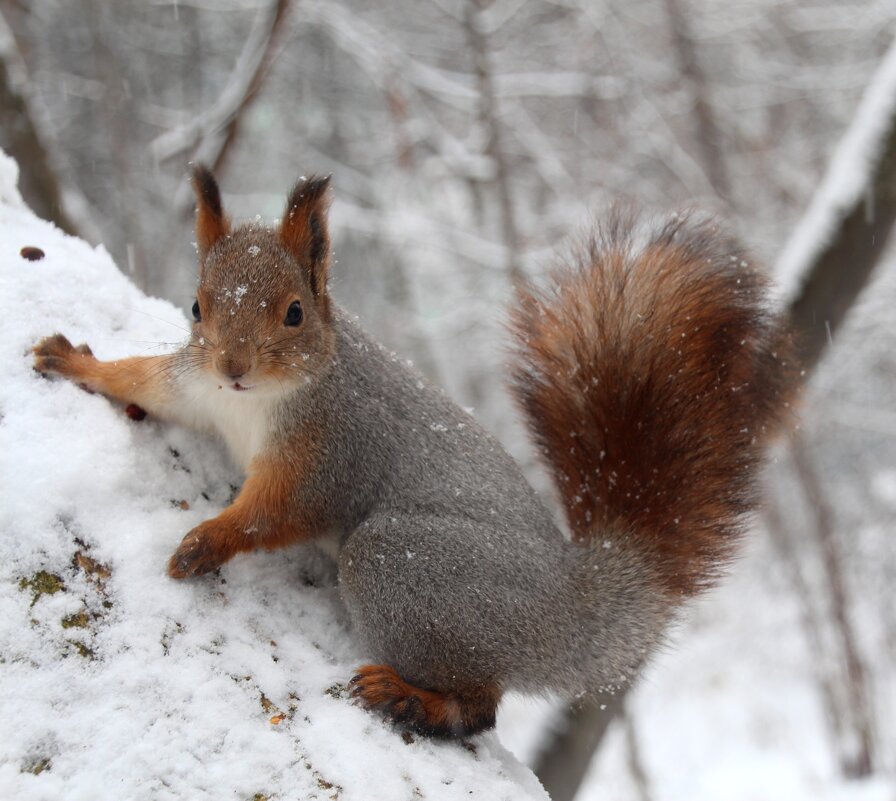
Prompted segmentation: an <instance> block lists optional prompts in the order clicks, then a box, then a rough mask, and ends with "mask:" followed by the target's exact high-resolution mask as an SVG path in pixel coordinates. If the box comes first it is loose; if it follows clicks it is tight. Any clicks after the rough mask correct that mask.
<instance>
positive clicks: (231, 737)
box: [0, 154, 547, 801]
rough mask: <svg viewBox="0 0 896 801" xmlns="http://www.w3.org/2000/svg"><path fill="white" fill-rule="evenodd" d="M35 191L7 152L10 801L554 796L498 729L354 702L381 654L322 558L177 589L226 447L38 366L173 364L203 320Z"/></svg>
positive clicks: (2, 437)
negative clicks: (359, 627) (49, 345)
mask: <svg viewBox="0 0 896 801" xmlns="http://www.w3.org/2000/svg"><path fill="white" fill-rule="evenodd" d="M16 176H17V170H16V165H15V164H14V163H13V162H12V161H11V160H10V159H8V158H7V157H6V156H4V155H2V154H0V364H2V365H3V371H4V375H3V380H2V382H0V476H2V478H0V493H2V495H0V698H2V704H0V798H2V799H29V801H31V800H33V801H38V799H64V800H65V801H78V800H79V799H84V801H96V800H97V799H105V798H117V799H186V800H187V801H200V800H201V799H215V801H224V800H226V799H239V801H260V799H272V800H273V799H280V798H283V799H286V798H289V799H306V798H309V799H310V798H319V799H342V800H343V801H351V800H353V799H358V801H374V800H375V799H388V801H395V800H396V799H418V798H423V799H426V798H430V799H439V801H448V799H461V798H462V799H471V798H481V799H489V801H493V800H494V801H497V800H498V799H508V800H509V801H524V800H525V799H544V798H546V797H547V796H546V795H545V793H544V791H543V790H542V788H541V787H540V785H539V784H538V782H537V781H536V779H535V778H534V776H533V775H532V774H531V773H530V772H529V771H528V769H526V768H523V767H522V766H521V765H519V764H518V763H517V762H515V760H514V759H513V758H512V757H511V756H509V754H508V753H507V752H506V751H504V750H503V748H502V747H501V746H500V744H499V743H498V741H497V739H496V737H495V735H494V734H488V735H483V736H479V737H476V738H472V739H471V740H469V741H467V742H465V743H444V742H431V741H428V740H425V739H421V738H419V737H416V736H415V737H410V736H408V735H404V736H403V735H402V733H401V732H400V731H398V730H396V729H394V728H392V727H391V726H389V725H387V724H385V723H384V722H382V721H381V720H380V719H379V718H378V717H376V716H374V715H372V714H370V713H368V712H365V711H363V710H362V709H360V708H357V707H355V706H353V705H352V704H351V703H350V701H349V700H348V699H347V698H346V696H345V693H344V691H343V685H344V683H345V682H346V681H347V680H348V679H349V678H350V677H351V676H352V673H353V671H354V668H355V667H356V666H358V665H359V664H362V663H363V662H365V661H366V659H365V657H366V655H365V654H364V653H362V652H360V651H359V650H358V648H357V647H356V646H355V645H354V644H353V641H352V636H351V632H350V630H349V627H348V623H347V619H346V616H345V615H344V613H343V610H342V607H341V605H340V602H339V596H338V590H337V589H336V587H335V586H334V580H333V570H332V567H331V566H329V567H328V565H327V564H326V562H325V561H324V560H323V559H322V558H321V557H319V556H316V555H315V553H314V551H313V549H311V548H310V547H301V546H298V547H295V548H292V549H288V550H285V551H279V552H275V553H258V554H252V555H245V556H240V557H237V558H236V559H234V560H233V561H232V562H231V563H229V564H228V565H226V566H225V567H224V568H223V569H222V570H221V574H220V576H217V577H216V576H209V577H205V578H202V579H198V580H192V581H185V582H176V581H174V580H172V579H170V578H169V577H168V576H167V574H166V572H165V566H166V561H167V559H168V556H169V555H170V554H171V552H172V551H173V550H174V548H175V547H176V546H177V544H178V543H179V542H180V539H181V537H182V536H183V535H184V534H185V533H186V532H187V531H189V530H190V529H191V528H192V527H193V526H195V525H196V524H198V523H199V522H200V521H202V520H204V519H206V518H208V517H211V516H213V515H215V514H216V513H217V512H218V511H219V510H220V509H221V508H222V507H223V506H224V505H225V504H226V503H227V502H228V499H229V498H230V497H231V495H232V494H233V492H234V491H235V489H236V486H237V485H238V483H239V481H240V476H239V474H238V473H237V472H236V471H235V469H234V468H233V467H232V466H231V465H230V463H229V461H228V458H227V456H226V454H225V452H224V450H223V449H222V448H221V447H220V446H219V445H218V444H217V443H214V442H210V441H208V440H206V439H203V438H202V437H201V436H199V435H197V434H193V433H190V432H187V431H184V430H180V429H176V428H172V427H168V426H164V425H161V424H158V423H155V422H153V421H152V420H150V419H147V420H144V421H142V422H135V421H132V420H130V419H129V418H128V417H127V416H126V415H125V414H124V412H123V410H122V409H121V408H120V407H118V406H115V405H113V404H112V403H110V402H109V401H107V400H106V399H104V398H102V397H100V396H98V395H90V394H88V393H86V392H84V391H82V390H80V389H78V388H77V387H75V386H73V385H72V384H70V383H67V382H64V381H50V380H47V379H45V378H42V377H40V376H39V375H37V374H36V373H34V372H33V371H32V369H31V356H30V353H29V349H30V347H31V346H32V345H33V344H34V342H35V341H36V340H37V339H39V338H40V337H41V336H45V335H48V334H51V333H53V332H55V331H61V332H63V333H65V334H66V335H67V336H68V337H69V338H70V339H71V340H72V341H73V342H75V343H78V342H82V341H86V342H89V343H90V345H91V346H92V348H93V350H94V353H95V354H96V355H97V356H98V357H99V358H106V359H109V358H115V357H118V356H122V355H125V354H130V355H133V354H139V353H153V352H159V351H160V350H163V349H171V348H173V347H174V343H176V342H177V341H178V340H179V339H181V338H183V336H184V335H185V330H186V328H187V321H186V320H185V318H184V317H183V315H182V314H181V313H180V312H179V311H178V310H177V309H175V308H174V307H173V306H171V305H170V304H168V303H165V302H162V301H159V300H154V299H151V298H147V297H145V296H143V295H142V294H141V293H140V292H139V291H138V290H137V289H136V288H135V287H134V286H133V285H132V284H131V283H130V281H128V279H127V278H125V277H124V276H123V275H122V274H121V273H120V272H119V271H118V270H117V269H116V267H115V265H114V264H113V263H112V260H111V259H110V258H109V256H108V254H107V253H106V252H105V251H103V250H102V249H101V248H100V249H97V250H94V249H92V248H91V247H89V246H88V245H86V244H85V243H83V242H81V241H79V240H77V239H73V238H71V237H67V236H65V235H64V234H62V233H61V232H60V231H58V230H57V229H55V228H54V227H53V226H52V225H51V224H49V223H47V222H44V221H42V220H39V219H37V218H36V217H35V216H34V215H33V214H32V213H31V212H30V211H29V210H28V209H27V207H26V206H25V205H24V204H23V203H22V200H21V198H20V197H19V194H18V192H17V190H16V188H15V183H16ZM25 247H33V248H40V249H41V250H42V251H43V252H44V253H45V256H44V257H43V258H41V259H38V260H33V261H32V260H26V259H25V258H24V257H23V256H22V255H21V254H20V252H21V250H22V248H25ZM32 255H38V254H32Z"/></svg>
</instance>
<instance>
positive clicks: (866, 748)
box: [791, 435, 874, 778]
mask: <svg viewBox="0 0 896 801" xmlns="http://www.w3.org/2000/svg"><path fill="white" fill-rule="evenodd" d="M791 454H792V455H793V462H794V465H795V467H796V473H797V475H798V476H799V479H800V483H801V485H802V489H803V492H804V494H805V496H806V501H807V502H808V507H809V510H810V512H811V514H812V516H813V518H814V524H815V525H814V526H812V527H811V528H812V532H813V534H814V535H815V537H816V540H817V542H818V547H819V551H820V553H821V557H822V565H823V566H824V575H825V579H826V582H827V586H828V589H829V591H830V598H831V605H832V612H833V615H834V624H835V628H836V631H837V635H838V638H839V640H840V647H841V650H842V653H843V660H844V663H845V667H846V693H847V703H846V704H845V705H844V707H845V710H844V711H845V712H846V714H847V715H848V717H849V718H850V719H851V720H850V722H851V724H852V729H853V731H852V732H851V733H852V734H853V735H854V738H850V741H849V742H847V743H846V747H845V749H844V750H845V751H846V753H845V754H844V759H843V760H842V768H843V772H844V774H845V775H846V776H848V777H850V778H859V777H862V776H868V775H870V774H871V771H872V768H873V764H874V737H873V723H872V717H871V705H870V701H869V693H868V681H867V678H866V675H865V666H864V664H863V663H862V659H861V657H860V656H859V649H858V644H857V643H856V638H855V632H854V629H853V625H852V621H851V620H850V615H849V607H850V602H849V597H848V594H847V589H846V582H845V580H844V577H843V570H842V567H841V563H842V558H841V556H840V552H839V548H838V546H837V541H836V534H835V515H834V510H833V509H832V508H831V506H830V503H829V502H828V499H827V495H826V494H825V492H824V489H823V488H822V486H821V482H820V480H819V478H818V474H817V473H816V471H815V468H814V466H813V464H812V460H811V456H810V454H809V452H808V450H807V448H806V445H805V443H804V442H803V440H802V437H800V436H798V435H797V436H795V437H794V438H793V441H792V445H791ZM850 746H853V747H854V749H855V751H854V753H849V750H848V749H849V747H850Z"/></svg>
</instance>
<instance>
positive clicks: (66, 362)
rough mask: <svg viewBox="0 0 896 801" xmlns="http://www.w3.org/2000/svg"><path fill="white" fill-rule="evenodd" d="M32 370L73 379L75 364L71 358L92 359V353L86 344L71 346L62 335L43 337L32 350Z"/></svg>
mask: <svg viewBox="0 0 896 801" xmlns="http://www.w3.org/2000/svg"><path fill="white" fill-rule="evenodd" d="M31 352H32V353H33V354H34V369H35V370H36V371H37V372H38V373H41V374H43V375H61V376H68V377H74V376H75V375H76V372H77V370H76V364H75V362H74V361H73V357H76V356H81V357H88V358H91V359H92V358H93V351H92V350H90V346H89V345H87V344H81V345H78V346H77V347H76V346H74V345H72V343H71V342H69V341H68V339H67V338H66V337H64V336H63V335H62V334H53V336H50V337H44V338H43V339H42V340H40V342H38V343H37V344H36V345H35V346H34V347H33V348H32V349H31Z"/></svg>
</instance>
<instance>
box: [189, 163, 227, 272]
mask: <svg viewBox="0 0 896 801" xmlns="http://www.w3.org/2000/svg"><path fill="white" fill-rule="evenodd" d="M191 177H192V181H193V190H194V191H195V192H196V244H197V245H198V246H199V258H200V259H205V255H206V254H207V253H208V252H209V251H210V250H211V249H212V246H213V245H214V244H215V242H217V241H218V240H219V239H220V238H221V237H222V236H226V235H227V234H228V233H230V220H228V219H227V217H225V216H224V210H223V209H222V208H221V193H220V191H219V190H218V183H217V181H215V176H214V175H212V173H211V170H209V168H208V167H206V166H205V165H204V164H196V165H194V166H193V170H192V175H191Z"/></svg>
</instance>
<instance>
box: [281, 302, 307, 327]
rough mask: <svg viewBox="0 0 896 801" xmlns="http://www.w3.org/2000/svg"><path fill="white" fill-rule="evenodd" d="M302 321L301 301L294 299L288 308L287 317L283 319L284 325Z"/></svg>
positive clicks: (296, 323)
mask: <svg viewBox="0 0 896 801" xmlns="http://www.w3.org/2000/svg"><path fill="white" fill-rule="evenodd" d="M301 322H302V305H301V304H300V303H299V301H297V300H294V301H293V302H292V303H290V304H289V308H288V309H287V310H286V319H285V320H284V321H283V324H284V325H293V326H294V325H299V324H300V323H301Z"/></svg>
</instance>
